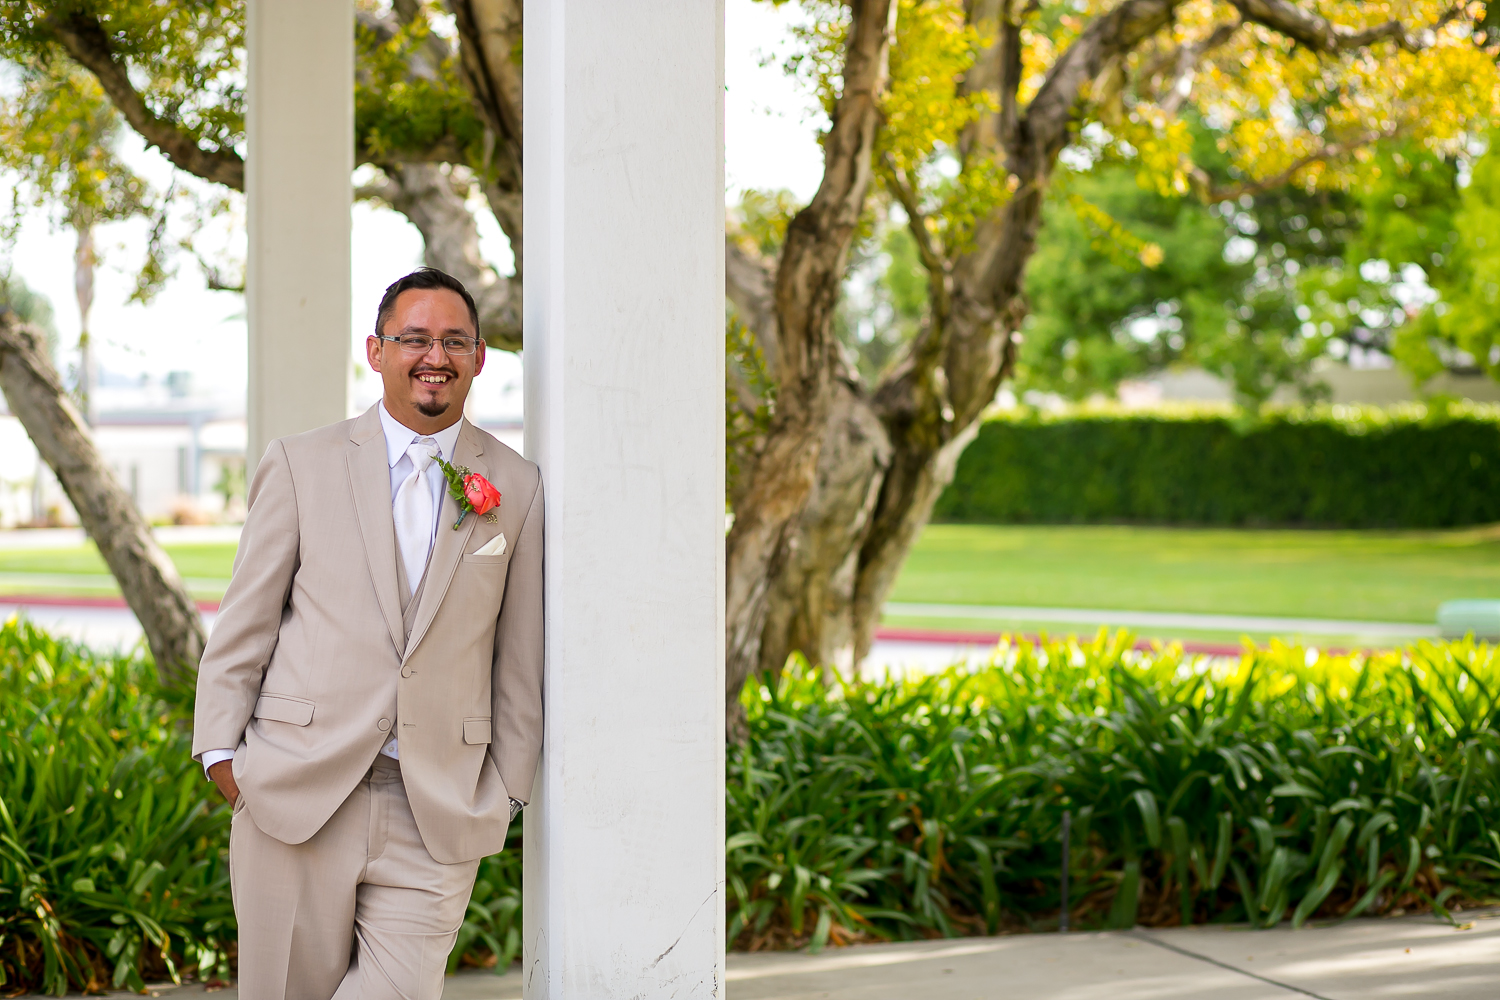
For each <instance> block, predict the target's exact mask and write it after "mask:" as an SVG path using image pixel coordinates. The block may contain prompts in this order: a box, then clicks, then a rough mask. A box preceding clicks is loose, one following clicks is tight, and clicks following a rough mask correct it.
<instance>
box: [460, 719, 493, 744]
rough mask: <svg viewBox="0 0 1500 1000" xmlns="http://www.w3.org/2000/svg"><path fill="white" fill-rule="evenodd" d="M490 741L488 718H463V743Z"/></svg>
mask: <svg viewBox="0 0 1500 1000" xmlns="http://www.w3.org/2000/svg"><path fill="white" fill-rule="evenodd" d="M489 741H490V720H489V719H487V718H486V719H465V720H464V742H465V743H488V742H489Z"/></svg>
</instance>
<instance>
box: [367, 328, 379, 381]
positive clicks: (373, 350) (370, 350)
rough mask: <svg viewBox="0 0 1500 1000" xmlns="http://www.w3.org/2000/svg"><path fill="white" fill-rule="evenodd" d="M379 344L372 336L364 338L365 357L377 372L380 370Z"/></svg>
mask: <svg viewBox="0 0 1500 1000" xmlns="http://www.w3.org/2000/svg"><path fill="white" fill-rule="evenodd" d="M380 344H381V342H380V341H379V340H376V339H375V338H374V337H373V336H371V337H366V338H365V359H366V360H367V361H369V362H370V367H371V368H372V369H373V370H374V371H375V372H376V373H377V374H378V373H379V372H380Z"/></svg>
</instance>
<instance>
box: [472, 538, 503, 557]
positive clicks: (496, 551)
mask: <svg viewBox="0 0 1500 1000" xmlns="http://www.w3.org/2000/svg"><path fill="white" fill-rule="evenodd" d="M474 554H475V555H476V556H503V555H505V535H504V534H503V533H502V534H499V535H496V536H495V537H494V538H491V539H490V540H489V541H487V542H485V543H484V545H483V546H481V547H480V548H479V550H478V551H476V552H475V553H474Z"/></svg>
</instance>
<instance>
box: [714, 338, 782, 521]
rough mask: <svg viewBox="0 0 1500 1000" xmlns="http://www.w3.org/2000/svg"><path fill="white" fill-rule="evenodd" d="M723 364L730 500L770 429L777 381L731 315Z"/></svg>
mask: <svg viewBox="0 0 1500 1000" xmlns="http://www.w3.org/2000/svg"><path fill="white" fill-rule="evenodd" d="M724 363H725V365H726V366H727V367H728V368H729V369H730V372H731V377H730V378H729V379H727V380H726V385H725V389H724V495H725V497H727V498H730V499H731V500H732V499H733V497H734V496H735V486H736V485H737V484H738V483H739V481H740V474H741V473H742V472H743V471H744V468H745V466H746V465H747V464H748V463H749V461H750V457H751V455H752V453H753V452H754V450H755V448H756V447H757V445H758V443H759V442H760V441H761V440H762V439H763V438H764V437H765V433H766V430H767V429H768V428H769V427H770V426H771V413H772V410H773V409H774V408H775V405H776V382H775V380H774V379H773V378H772V377H771V373H770V372H769V371H767V370H766V357H765V354H764V353H762V351H761V349H760V345H759V344H757V343H756V341H755V334H753V333H751V332H750V328H749V327H747V326H746V325H745V324H744V323H742V322H740V320H739V319H737V318H736V317H733V316H731V317H729V319H728V320H726V321H725V324H724Z"/></svg>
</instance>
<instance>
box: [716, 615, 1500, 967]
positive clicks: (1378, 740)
mask: <svg viewBox="0 0 1500 1000" xmlns="http://www.w3.org/2000/svg"><path fill="white" fill-rule="evenodd" d="M1130 646H1131V642H1130V637H1129V636H1128V635H1126V634H1125V633H1118V634H1116V635H1114V636H1107V635H1104V634H1102V633H1101V635H1100V637H1099V638H1098V639H1096V640H1095V641H1093V642H1085V643H1078V642H1058V641H1053V642H1048V643H1046V644H1044V645H1040V646H1035V645H1030V644H1025V643H1023V644H1021V645H1018V646H1008V647H1005V646H1002V647H1001V649H1000V650H999V651H998V653H997V655H996V658H995V660H994V662H993V664H992V665H991V666H989V667H988V668H985V669H981V670H977V671H970V670H968V669H957V668H956V669H952V670H949V671H946V672H944V673H942V674H938V675H931V676H927V677H923V678H920V679H914V680H910V681H892V682H884V681H882V682H878V683H852V684H848V685H845V686H842V687H838V688H832V689H829V688H826V687H825V686H824V685H823V684H822V683H821V681H820V680H819V678H818V675H817V672H816V671H805V672H800V673H797V672H794V673H789V674H787V675H785V676H783V677H782V678H781V679H780V680H779V681H778V682H777V683H776V685H775V686H774V687H773V686H770V685H765V684H762V685H759V686H756V687H755V688H754V689H753V690H751V691H749V692H747V697H746V705H747V707H748V708H749V712H750V731H751V738H750V741H749V742H748V743H747V744H746V745H745V746H744V747H742V748H738V749H735V750H733V751H732V752H731V754H730V757H729V780H728V796H729V799H728V830H729V843H728V864H727V870H728V878H729V886H730V893H729V895H730V902H729V918H730V919H729V933H730V938H731V941H732V942H733V943H734V944H735V945H737V946H739V947H744V948H752V949H753V948H760V947H769V946H786V945H793V944H801V943H804V942H806V943H810V944H811V945H813V946H814V947H817V946H820V945H821V944H822V943H823V942H824V941H835V942H842V941H844V940H849V939H852V938H857V937H873V938H886V939H895V938H917V937H932V936H939V935H954V934H983V933H995V932H997V931H1001V930H1006V929H1026V928H1047V927H1055V926H1056V921H1057V917H1058V914H1059V909H1060V900H1059V896H1058V887H1059V882H1060V876H1061V871H1062V857H1061V845H1060V828H1061V822H1062V815H1063V811H1064V810H1071V812H1072V816H1073V823H1074V825H1073V836H1072V844H1073V850H1072V852H1071V857H1070V859H1069V866H1070V873H1071V876H1072V894H1071V900H1070V909H1071V915H1072V919H1073V922H1074V925H1075V926H1083V927H1128V926H1131V925H1133V924H1135V923H1143V924H1149V925H1156V926H1166V925H1173V924H1183V923H1189V922H1208V921H1248V922H1251V923H1254V924H1257V925H1260V926H1270V925H1273V924H1275V923H1276V922H1278V921H1280V920H1283V919H1287V918H1290V919H1291V920H1292V921H1293V923H1295V924H1301V923H1302V922H1304V921H1305V920H1307V919H1308V918H1310V917H1315V916H1316V917H1347V916H1354V915H1357V914H1360V913H1393V912H1397V911H1401V910H1412V909H1414V908H1420V909H1433V910H1436V911H1437V912H1439V913H1440V914H1447V913H1448V912H1449V910H1450V908H1452V907H1453V906H1454V905H1455V901H1459V900H1461V901H1471V900H1475V899H1488V898H1491V897H1492V896H1494V895H1496V893H1497V883H1500V809H1497V803H1500V771H1497V768H1496V765H1497V763H1500V756H1497V755H1500V735H1497V733H1496V730H1495V710H1496V705H1495V700H1494V695H1495V693H1496V692H1497V691H1500V656H1497V654H1496V651H1495V650H1493V649H1491V648H1489V647H1484V646H1475V645H1472V644H1468V643H1452V644H1439V643H1424V644H1421V645H1419V646H1416V647H1414V648H1411V649H1407V650H1404V651H1400V652H1388V653H1380V654H1375V655H1370V656H1362V655H1361V656H1341V657H1327V656H1317V655H1316V654H1315V653H1314V652H1312V651H1309V650H1303V649H1299V648H1289V647H1285V646H1281V645H1273V646H1272V647H1271V648H1269V649H1265V650H1258V651H1253V652H1249V653H1247V654H1246V655H1245V656H1244V658H1243V659H1242V660H1238V661H1232V662H1230V663H1228V664H1226V663H1225V661H1223V660H1219V661H1210V660H1207V659H1204V658H1198V659H1193V658H1188V657H1184V656H1183V655H1182V654H1181V653H1180V652H1178V651H1176V650H1173V649H1167V650H1158V651H1155V652H1150V653H1138V652H1132V651H1131V648H1130Z"/></svg>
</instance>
